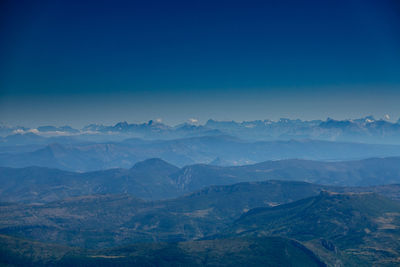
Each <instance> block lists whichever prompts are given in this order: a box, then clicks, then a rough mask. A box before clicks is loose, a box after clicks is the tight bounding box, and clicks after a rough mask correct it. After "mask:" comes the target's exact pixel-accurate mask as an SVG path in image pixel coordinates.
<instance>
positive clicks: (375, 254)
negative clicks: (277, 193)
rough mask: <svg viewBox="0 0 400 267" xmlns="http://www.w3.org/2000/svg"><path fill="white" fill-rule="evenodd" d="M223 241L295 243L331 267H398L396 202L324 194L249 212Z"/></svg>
mask: <svg viewBox="0 0 400 267" xmlns="http://www.w3.org/2000/svg"><path fill="white" fill-rule="evenodd" d="M222 236H258V237H260V236H283V237H287V238H293V239H296V240H298V241H300V242H301V243H302V244H304V245H305V246H307V247H308V248H310V249H311V250H313V251H314V252H315V253H316V254H317V255H319V257H321V258H322V259H323V260H324V261H325V262H328V263H329V264H331V265H335V264H339V265H343V266H350V265H352V266H357V265H358V266H359V265H365V266H371V265H374V266H383V265H387V266H393V265H399V264H400V203H399V202H395V201H392V200H389V199H387V198H385V197H383V196H379V195H377V194H373V193H361V194H354V193H347V194H338V193H329V192H322V193H321V194H320V195H319V196H315V197H311V198H306V199H302V200H299V201H296V202H293V203H289V204H284V205H280V206H276V207H271V208H257V209H253V210H250V211H248V212H247V213H245V214H244V215H242V216H241V218H240V219H238V220H237V221H236V222H235V223H234V225H233V226H231V227H230V228H229V229H228V230H227V231H226V233H225V234H224V235H222ZM372 263H373V264H372Z"/></svg>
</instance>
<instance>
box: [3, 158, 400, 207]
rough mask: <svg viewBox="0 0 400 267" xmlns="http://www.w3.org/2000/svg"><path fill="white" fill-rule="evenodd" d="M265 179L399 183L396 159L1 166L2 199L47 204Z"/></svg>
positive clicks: (150, 195) (153, 196) (155, 195)
mask: <svg viewBox="0 0 400 267" xmlns="http://www.w3.org/2000/svg"><path fill="white" fill-rule="evenodd" d="M265 180H296V181H307V182H310V183H317V184H323V185H335V186H373V185H385V184H397V183H400V157H393V158H373V159H366V160H360V161H347V162H318V161H310V160H297V159H294V160H280V161H266V162H262V163H258V164H254V165H244V166H236V167H221V166H213V165H202V164H198V165H189V166H186V167H183V168H178V167H175V166H173V165H171V164H169V163H167V162H165V161H163V160H161V159H149V160H146V161H143V162H139V163H137V164H135V165H134V166H133V167H132V168H131V169H110V170H105V171H96V172H87V173H75V172H67V171H61V170H56V169H47V168H40V167H28V168H22V169H13V168H2V167H0V201H3V202H25V203H30V202H39V203H43V202H49V201H56V200H61V199H64V198H67V197H76V196H83V195H93V194H129V195H132V196H135V197H137V198H143V199H148V200H159V199H166V198H174V197H179V196H182V195H185V194H188V193H190V192H194V191H197V190H200V189H202V188H205V187H208V186H212V185H228V184H234V183H239V182H250V181H265Z"/></svg>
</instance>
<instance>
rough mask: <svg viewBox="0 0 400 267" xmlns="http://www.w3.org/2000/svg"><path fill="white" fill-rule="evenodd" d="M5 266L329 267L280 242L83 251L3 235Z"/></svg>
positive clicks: (228, 241) (278, 239)
mask: <svg viewBox="0 0 400 267" xmlns="http://www.w3.org/2000/svg"><path fill="white" fill-rule="evenodd" d="M0 264H2V265H7V264H10V266H39V265H41V266H54V265H56V266H244V265H250V266H304V267H309V266H310V267H312V266H325V264H324V263H322V262H321V261H320V260H319V259H318V257H316V256H315V255H314V253H313V252H311V251H310V250H308V249H307V248H305V247H304V246H303V245H301V244H300V243H298V242H296V241H294V240H289V239H285V238H281V237H266V238H241V239H238V238H235V239H220V240H206V241H191V242H180V243H147V244H138V245H130V246H125V247H119V248H113V249H108V250H89V251H88V250H83V249H76V248H69V247H62V246H57V245H48V244H43V243H39V242H32V241H27V240H23V239H18V238H13V237H9V236H2V235H0Z"/></svg>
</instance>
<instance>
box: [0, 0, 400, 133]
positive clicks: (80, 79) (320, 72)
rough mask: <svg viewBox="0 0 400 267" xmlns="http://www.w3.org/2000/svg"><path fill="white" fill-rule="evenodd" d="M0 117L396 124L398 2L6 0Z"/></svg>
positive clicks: (0, 24) (0, 23) (1, 24)
mask: <svg viewBox="0 0 400 267" xmlns="http://www.w3.org/2000/svg"><path fill="white" fill-rule="evenodd" d="M0 8H1V9H0V12H1V13H0V31H1V34H0V58H1V60H0V121H3V122H7V123H10V124H25V125H28V124H30V125H32V126H36V125H40V124H58V125H60V124H71V125H74V126H82V125H84V124H86V123H89V122H98V123H114V122H117V121H121V120H127V121H129V122H139V121H145V120H149V119H154V118H163V119H164V121H166V122H167V123H171V124H175V123H178V122H182V121H184V120H186V119H188V118H191V117H195V118H198V119H200V120H201V121H204V120H206V119H208V118H210V117H212V118H215V119H229V120H230V119H234V120H251V119H264V118H271V119H277V118H279V117H291V118H297V117H299V118H303V119H315V118H325V117H327V116H330V117H336V118H351V117H357V116H364V115H368V114H373V115H376V116H378V117H379V116H383V115H384V114H386V113H388V114H390V115H392V117H394V118H396V119H397V117H399V116H400V104H399V102H400V2H399V1H396V0H392V1H389V0H379V1H378V0H377V1H371V0H362V1H361V0H347V1H340V0H336V1H329V0H328V1H282V0H281V1H232V0H231V1H222V0H214V1H66V0H65V1H61V0H60V1H7V0H6V1H2V2H1V4H0Z"/></svg>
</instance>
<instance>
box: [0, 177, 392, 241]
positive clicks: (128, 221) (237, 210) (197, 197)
mask: <svg viewBox="0 0 400 267" xmlns="http://www.w3.org/2000/svg"><path fill="white" fill-rule="evenodd" d="M321 190H330V191H336V192H343V191H350V190H353V191H355V192H360V191H362V190H364V191H368V192H370V191H374V192H379V193H381V194H382V195H390V196H392V197H393V198H394V199H400V186H398V185H391V186H390V187H389V186H388V187H386V186H385V187H370V188H341V187H331V186H321V185H315V184H309V183H304V182H290V181H267V182H253V183H240V184H235V185H227V186H212V187H209V188H205V189H203V190H200V191H197V192H194V193H192V194H189V195H186V196H183V197H180V198H177V199H170V200H163V201H155V202H148V201H143V200H140V199H137V198H134V197H132V196H130V195H126V194H125V195H91V196H82V197H75V198H70V199H65V200H62V201H55V202H51V203H47V204H40V205H39V204H12V203H9V204H7V203H3V204H2V205H0V214H1V216H0V233H3V234H6V235H13V236H19V237H23V238H29V239H34V240H38V241H42V242H52V243H58V244H66V245H71V246H79V247H86V248H105V247H112V246H118V245H123V244H130V243H135V242H164V241H166V242H179V241H187V240H194V239H202V238H206V237H207V236H211V235H215V234H217V233H218V232H219V231H221V230H223V229H225V228H226V227H227V225H229V224H231V223H233V222H234V221H235V220H237V219H239V218H240V216H241V215H242V214H243V213H244V212H246V211H248V210H250V209H254V208H257V207H271V206H276V205H280V204H285V203H289V202H293V201H297V200H300V199H304V198H307V197H312V196H317V195H318V194H319V193H320V192H321Z"/></svg>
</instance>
